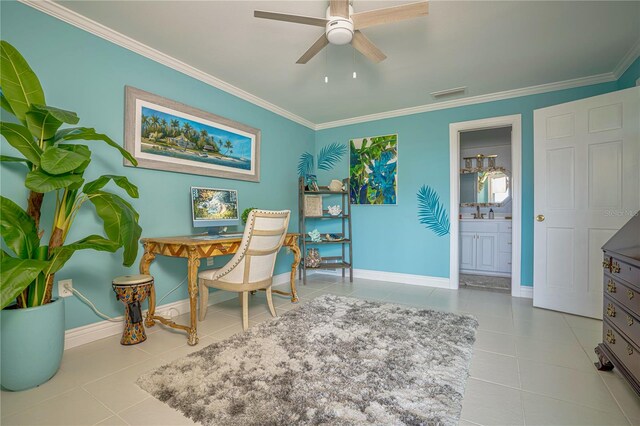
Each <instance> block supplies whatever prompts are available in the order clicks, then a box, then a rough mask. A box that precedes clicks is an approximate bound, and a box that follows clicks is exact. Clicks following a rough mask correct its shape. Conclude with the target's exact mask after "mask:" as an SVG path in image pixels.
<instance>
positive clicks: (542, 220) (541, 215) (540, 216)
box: [536, 214, 544, 222]
mask: <svg viewBox="0 0 640 426" xmlns="http://www.w3.org/2000/svg"><path fill="white" fill-rule="evenodd" d="M536 220H537V221H538V222H544V215H543V214H539V215H538V216H536Z"/></svg>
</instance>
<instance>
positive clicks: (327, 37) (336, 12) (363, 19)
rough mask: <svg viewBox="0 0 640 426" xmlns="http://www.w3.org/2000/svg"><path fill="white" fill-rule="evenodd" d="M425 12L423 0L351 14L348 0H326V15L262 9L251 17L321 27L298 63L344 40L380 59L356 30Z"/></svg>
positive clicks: (367, 54) (368, 54) (304, 62)
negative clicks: (322, 29)
mask: <svg viewBox="0 0 640 426" xmlns="http://www.w3.org/2000/svg"><path fill="white" fill-rule="evenodd" d="M427 13H429V4H428V2H426V1H421V2H417V3H409V4H404V5H400V6H393V7H387V8H384V9H377V10H369V11H366V12H358V13H353V7H351V5H349V0H330V2H329V7H328V8H327V15H326V18H315V17H312V16H301V15H290V14H286V13H278V12H266V11H263V10H256V11H254V13H253V16H255V17H256V18H264V19H274V20H276V21H285V22H294V23H297V24H304V25H314V26H317V27H324V28H325V32H324V34H322V36H320V38H319V39H318V40H316V42H315V43H313V45H312V46H311V47H310V48H309V50H307V51H306V52H305V53H304V54H303V55H302V56H301V57H300V59H298V61H297V62H296V63H298V64H306V63H307V62H309V60H310V59H311V58H313V57H314V56H315V55H316V54H317V53H318V52H320V51H321V50H322V49H323V48H324V47H325V46H326V45H328V44H337V45H341V44H348V43H351V45H352V46H353V47H355V48H356V49H357V50H358V51H359V52H360V53H362V54H363V55H364V56H366V57H367V58H369V59H370V60H372V61H373V62H376V63H377V62H381V61H384V60H385V59H386V58H387V57H386V56H385V54H384V53H382V51H380V49H378V48H377V47H376V46H375V45H374V44H373V43H372V42H371V41H370V40H369V39H368V38H367V37H365V35H364V34H362V32H360V30H361V29H364V28H368V27H372V26H374V25H381V24H390V23H392V22H396V21H402V20H405V19H410V18H416V17H419V16H425V15H427Z"/></svg>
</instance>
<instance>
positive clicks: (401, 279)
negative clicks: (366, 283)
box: [312, 269, 449, 288]
mask: <svg viewBox="0 0 640 426" xmlns="http://www.w3.org/2000/svg"><path fill="white" fill-rule="evenodd" d="M312 273H313V274H327V275H341V274H342V272H341V271H340V270H339V269H338V270H334V271H332V270H326V269H322V270H318V271H312ZM353 277H354V278H362V279H365V280H374V281H387V282H390V283H400V284H409V285H418V286H423V287H436V288H449V278H441V277H430V276H428V275H414V274H403V273H400V272H386V271H374V270H371V269H354V270H353Z"/></svg>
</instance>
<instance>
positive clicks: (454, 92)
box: [431, 86, 467, 99]
mask: <svg viewBox="0 0 640 426" xmlns="http://www.w3.org/2000/svg"><path fill="white" fill-rule="evenodd" d="M466 90H467V86H462V87H454V88H453V89H446V90H440V91H438V92H431V96H433V97H434V98H436V99H441V98H444V97H447V96H453V95H460V94H462V93H464V92H465V91H466Z"/></svg>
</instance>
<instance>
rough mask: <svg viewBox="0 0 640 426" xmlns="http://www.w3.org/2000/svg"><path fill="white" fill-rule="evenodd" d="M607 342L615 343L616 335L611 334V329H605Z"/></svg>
mask: <svg viewBox="0 0 640 426" xmlns="http://www.w3.org/2000/svg"><path fill="white" fill-rule="evenodd" d="M606 339H607V342H608V343H610V344H612V345H613V344H615V343H616V336H614V335H613V331H611V330H607V337H606Z"/></svg>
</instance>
